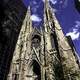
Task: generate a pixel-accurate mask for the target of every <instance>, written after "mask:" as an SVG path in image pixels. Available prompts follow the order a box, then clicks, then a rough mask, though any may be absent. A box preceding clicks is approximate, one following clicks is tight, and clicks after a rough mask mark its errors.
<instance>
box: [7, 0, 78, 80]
mask: <svg viewBox="0 0 80 80" xmlns="http://www.w3.org/2000/svg"><path fill="white" fill-rule="evenodd" d="M30 17H31V12H30V7H28V10H27V13H26V16H25V19H24V21H23V25H22V29H21V31H20V34H19V37H18V41H17V44H16V48H15V51H14V55H13V59H12V63H11V66H10V72H9V74H8V77H7V80H79V78H80V75H79V73H80V72H79V66H78V64H77V62H76V58H75V56H74V54H73V53H74V52H73V51H72V49H71V47H70V45H69V44H68V41H67V38H66V37H65V36H64V34H63V32H62V29H61V27H60V25H59V23H58V20H57V19H56V17H55V14H54V13H52V9H51V7H50V5H49V3H48V1H47V0H45V4H44V24H43V27H40V30H39V29H37V28H36V27H34V28H33V27H32V21H31V19H30Z"/></svg>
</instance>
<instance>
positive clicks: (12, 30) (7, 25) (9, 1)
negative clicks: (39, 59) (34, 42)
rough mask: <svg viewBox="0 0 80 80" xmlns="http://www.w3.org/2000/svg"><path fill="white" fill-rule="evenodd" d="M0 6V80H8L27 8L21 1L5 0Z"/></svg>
mask: <svg viewBox="0 0 80 80" xmlns="http://www.w3.org/2000/svg"><path fill="white" fill-rule="evenodd" d="M0 6H1V7H0V10H1V11H0V21H1V22H0V28H1V29H0V37H1V39H0V80H6V76H7V74H8V70H9V66H10V62H11V59H12V56H13V52H14V48H15V45H16V42H17V38H18V35H19V32H20V29H21V25H22V22H23V19H24V16H25V13H26V7H25V6H24V4H23V2H22V1H21V0H17V1H16V0H3V1H2V2H1V1H0Z"/></svg>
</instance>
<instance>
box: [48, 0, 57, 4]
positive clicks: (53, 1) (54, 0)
mask: <svg viewBox="0 0 80 80" xmlns="http://www.w3.org/2000/svg"><path fill="white" fill-rule="evenodd" d="M49 1H50V2H52V4H56V3H57V0H49Z"/></svg>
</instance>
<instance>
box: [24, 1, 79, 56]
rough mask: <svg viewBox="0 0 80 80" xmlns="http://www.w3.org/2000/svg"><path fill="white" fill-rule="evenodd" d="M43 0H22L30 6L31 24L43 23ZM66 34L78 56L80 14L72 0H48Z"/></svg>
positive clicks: (38, 24) (38, 25)
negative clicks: (69, 37)
mask: <svg viewBox="0 0 80 80" xmlns="http://www.w3.org/2000/svg"><path fill="white" fill-rule="evenodd" d="M44 1H45V0H23V2H24V4H25V6H26V7H27V6H28V5H30V6H31V12H32V15H31V19H32V21H33V25H34V26H37V27H40V25H42V23H43V5H44ZM48 1H49V2H50V4H51V6H52V7H54V12H55V14H56V17H57V19H58V21H59V23H60V25H61V27H62V30H63V32H64V34H65V35H66V36H68V35H70V36H71V38H72V40H73V42H74V45H75V47H76V50H77V53H78V54H79V56H80V14H79V13H78V11H77V10H76V8H75V5H74V0H48Z"/></svg>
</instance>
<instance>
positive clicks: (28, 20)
mask: <svg viewBox="0 0 80 80" xmlns="http://www.w3.org/2000/svg"><path fill="white" fill-rule="evenodd" d="M26 26H27V30H29V31H31V30H32V21H31V10H30V6H29V7H28V10H27V17H26Z"/></svg>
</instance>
